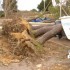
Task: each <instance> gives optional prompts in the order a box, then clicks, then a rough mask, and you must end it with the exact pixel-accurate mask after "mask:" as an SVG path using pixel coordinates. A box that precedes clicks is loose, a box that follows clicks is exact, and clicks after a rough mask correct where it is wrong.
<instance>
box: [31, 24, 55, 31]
mask: <svg viewBox="0 0 70 70" xmlns="http://www.w3.org/2000/svg"><path fill="white" fill-rule="evenodd" d="M53 25H55V23H45V24H41V25H37V26H34V25H32V29H33V30H36V29H39V28H41V27H44V26H53Z"/></svg>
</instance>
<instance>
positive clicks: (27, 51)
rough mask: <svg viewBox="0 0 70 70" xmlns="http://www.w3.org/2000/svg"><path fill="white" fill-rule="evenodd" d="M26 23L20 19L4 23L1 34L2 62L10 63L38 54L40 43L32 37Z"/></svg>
mask: <svg viewBox="0 0 70 70" xmlns="http://www.w3.org/2000/svg"><path fill="white" fill-rule="evenodd" d="M26 23H27V22H25V21H23V24H22V20H20V19H15V20H12V21H10V22H8V21H6V22H4V23H3V26H2V27H3V28H2V34H1V35H0V43H1V44H0V48H1V54H0V55H1V62H3V63H6V64H8V63H10V62H12V61H14V60H15V59H17V60H22V59H23V58H25V57H34V56H37V53H38V50H37V49H39V50H40V45H39V43H37V42H36V41H35V39H34V38H32V37H31V35H30V33H29V30H28V28H27V27H26V26H27V25H26ZM24 24H25V25H24ZM38 47H39V48H38Z"/></svg>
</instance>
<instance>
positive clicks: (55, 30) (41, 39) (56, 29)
mask: <svg viewBox="0 0 70 70" xmlns="http://www.w3.org/2000/svg"><path fill="white" fill-rule="evenodd" d="M61 31H62V25H61V24H56V25H55V26H54V27H53V29H52V30H50V31H48V32H46V33H45V34H44V35H42V36H41V37H39V38H38V39H37V41H38V42H39V43H41V44H43V43H45V42H46V41H47V40H48V39H50V38H52V37H54V36H55V35H56V34H58V33H59V32H61Z"/></svg>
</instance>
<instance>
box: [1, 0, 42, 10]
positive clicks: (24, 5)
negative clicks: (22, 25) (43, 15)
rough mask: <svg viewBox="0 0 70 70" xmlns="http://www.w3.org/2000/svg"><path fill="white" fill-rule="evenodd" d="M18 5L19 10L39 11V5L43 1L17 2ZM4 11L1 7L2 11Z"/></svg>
mask: <svg viewBox="0 0 70 70" xmlns="http://www.w3.org/2000/svg"><path fill="white" fill-rule="evenodd" d="M17 1H18V2H17V5H18V9H19V10H31V9H37V6H38V4H39V3H40V2H41V0H17ZM1 3H2V0H0V4H1ZM1 9H2V7H1V5H0V10H1Z"/></svg>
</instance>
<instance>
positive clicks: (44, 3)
mask: <svg viewBox="0 0 70 70" xmlns="http://www.w3.org/2000/svg"><path fill="white" fill-rule="evenodd" d="M43 1H44V11H45V0H43Z"/></svg>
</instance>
